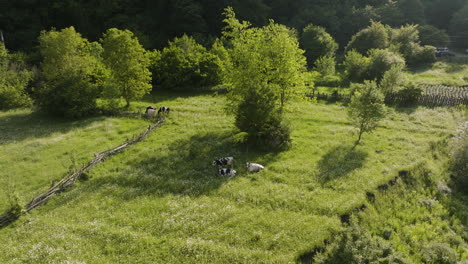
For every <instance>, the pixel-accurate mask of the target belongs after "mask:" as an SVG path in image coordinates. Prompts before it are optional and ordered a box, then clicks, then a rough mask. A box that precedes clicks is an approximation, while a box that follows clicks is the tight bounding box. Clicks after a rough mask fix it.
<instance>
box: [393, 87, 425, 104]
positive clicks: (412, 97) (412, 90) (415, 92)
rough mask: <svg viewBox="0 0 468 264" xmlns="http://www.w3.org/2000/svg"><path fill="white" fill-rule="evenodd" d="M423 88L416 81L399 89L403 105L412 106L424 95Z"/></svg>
mask: <svg viewBox="0 0 468 264" xmlns="http://www.w3.org/2000/svg"><path fill="white" fill-rule="evenodd" d="M422 93H423V90H422V88H420V87H419V86H417V85H416V84H414V83H409V84H407V85H405V87H404V88H403V89H401V90H400V91H398V96H399V98H400V105H401V106H411V105H415V104H416V103H417V102H418V99H419V97H420V96H421V95H422Z"/></svg>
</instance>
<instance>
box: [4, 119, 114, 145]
mask: <svg viewBox="0 0 468 264" xmlns="http://www.w3.org/2000/svg"><path fill="white" fill-rule="evenodd" d="M104 118H105V117H91V118H87V119H79V120H69V119H65V118H57V117H53V116H50V115H48V114H46V113H42V112H33V113H26V114H23V113H18V114H12V115H5V116H2V117H0V145H2V144H7V143H10V142H15V141H22V140H24V139H26V138H41V137H46V136H49V135H51V134H53V133H66V132H68V131H70V130H73V129H75V128H79V127H85V126H88V125H90V124H91V123H93V122H97V121H101V120H103V119H104Z"/></svg>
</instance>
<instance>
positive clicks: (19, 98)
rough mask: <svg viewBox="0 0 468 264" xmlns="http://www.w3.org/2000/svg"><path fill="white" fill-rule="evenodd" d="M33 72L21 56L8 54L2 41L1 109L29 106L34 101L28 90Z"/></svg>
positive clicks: (0, 59) (0, 65) (0, 48)
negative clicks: (27, 67)
mask: <svg viewBox="0 0 468 264" xmlns="http://www.w3.org/2000/svg"><path fill="white" fill-rule="evenodd" d="M32 77H33V75H32V72H31V71H29V70H28V69H26V67H25V63H24V59H23V58H22V57H21V56H14V55H11V54H8V51H7V50H6V49H5V47H4V46H3V45H2V44H1V43H0V110H7V109H12V108H17V107H27V106H30V105H31V103H32V100H31V98H30V97H29V95H28V94H27V92H26V88H27V86H28V84H29V82H30V81H31V79H32Z"/></svg>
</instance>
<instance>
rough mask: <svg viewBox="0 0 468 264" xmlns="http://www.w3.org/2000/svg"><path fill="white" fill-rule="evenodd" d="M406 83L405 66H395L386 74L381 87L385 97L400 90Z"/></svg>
mask: <svg viewBox="0 0 468 264" xmlns="http://www.w3.org/2000/svg"><path fill="white" fill-rule="evenodd" d="M405 82H406V76H405V75H404V73H403V66H402V65H393V66H392V67H391V68H390V70H388V71H386V72H385V73H384V75H383V77H382V80H381V81H380V84H379V87H380V90H381V91H382V92H383V94H384V95H388V94H391V93H394V92H397V91H398V90H400V88H401V87H402V86H403V85H404V84H405Z"/></svg>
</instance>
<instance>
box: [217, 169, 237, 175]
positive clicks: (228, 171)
mask: <svg viewBox="0 0 468 264" xmlns="http://www.w3.org/2000/svg"><path fill="white" fill-rule="evenodd" d="M218 173H219V175H221V176H228V177H234V176H236V173H237V171H236V170H234V169H224V168H223V169H219V170H218Z"/></svg>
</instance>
